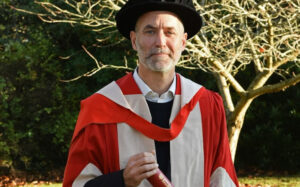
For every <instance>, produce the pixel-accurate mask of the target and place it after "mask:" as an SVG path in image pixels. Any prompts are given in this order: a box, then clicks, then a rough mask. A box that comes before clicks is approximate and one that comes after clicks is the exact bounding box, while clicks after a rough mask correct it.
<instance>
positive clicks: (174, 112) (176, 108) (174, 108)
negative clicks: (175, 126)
mask: <svg viewBox="0 0 300 187" xmlns="http://www.w3.org/2000/svg"><path fill="white" fill-rule="evenodd" d="M180 98H181V96H180V95H175V96H174V100H173V106H172V111H171V115H170V120H169V122H170V124H171V123H172V122H173V120H174V118H175V117H176V115H177V114H178V112H179V110H180V108H181V104H180Z"/></svg>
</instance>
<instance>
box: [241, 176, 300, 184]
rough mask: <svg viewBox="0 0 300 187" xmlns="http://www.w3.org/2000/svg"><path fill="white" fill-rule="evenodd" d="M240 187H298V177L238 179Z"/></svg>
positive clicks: (299, 177) (299, 182)
mask: <svg viewBox="0 0 300 187" xmlns="http://www.w3.org/2000/svg"><path fill="white" fill-rule="evenodd" d="M239 182H240V184H241V187H246V186H247V187H300V176H291V177H289V176H287V177H280V176H279V177H239Z"/></svg>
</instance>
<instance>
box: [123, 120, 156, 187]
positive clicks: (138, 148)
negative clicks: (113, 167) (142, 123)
mask: <svg viewBox="0 0 300 187" xmlns="http://www.w3.org/2000/svg"><path fill="white" fill-rule="evenodd" d="M117 128H118V143H119V159H120V169H124V168H125V167H126V165H127V162H128V160H129V158H130V157H131V156H133V155H135V154H138V153H141V152H150V151H152V150H155V144H154V141H153V140H152V139H150V138H148V137H146V136H144V135H143V134H142V133H140V132H138V131H137V130H135V129H133V128H131V127H130V126H129V125H127V124H124V123H119V124H118V125H117ZM150 186H151V185H150V183H149V182H148V181H147V180H144V181H142V183H141V184H140V185H139V187H150Z"/></svg>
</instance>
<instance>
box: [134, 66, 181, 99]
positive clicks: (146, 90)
mask: <svg viewBox="0 0 300 187" xmlns="http://www.w3.org/2000/svg"><path fill="white" fill-rule="evenodd" d="M133 79H134V80H135V82H136V84H137V85H138V87H139V88H140V90H141V92H142V94H143V95H144V96H145V98H146V99H147V100H148V101H152V102H156V103H166V102H169V101H171V100H172V99H173V98H174V95H175V90H176V76H175V74H174V79H173V82H172V84H171V86H170V88H169V89H168V90H167V91H166V92H165V93H163V94H161V95H160V96H159V94H158V93H156V92H154V91H152V90H151V88H150V87H149V86H148V85H147V84H146V83H145V82H144V81H143V80H142V79H141V77H140V76H139V74H138V68H136V69H135V70H134V73H133Z"/></svg>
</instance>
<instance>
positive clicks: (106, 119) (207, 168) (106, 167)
mask: <svg viewBox="0 0 300 187" xmlns="http://www.w3.org/2000/svg"><path fill="white" fill-rule="evenodd" d="M177 76H178V78H177V85H176V94H180V93H181V88H180V78H179V75H177ZM117 83H118V85H119V86H120V88H121V90H122V92H123V93H124V94H137V93H140V91H139V90H138V87H137V85H136V83H135V82H134V80H133V78H132V74H129V75H126V76H124V77H123V78H121V79H119V80H118V81H117ZM127 83H128V84H129V85H131V86H126V85H127ZM198 102H199V104H200V110H201V117H202V125H203V146H204V175H205V176H204V184H205V185H204V186H205V187H208V186H209V182H210V176H211V174H212V173H213V172H214V171H215V169H216V168H218V167H223V168H224V169H225V170H226V171H227V173H228V174H229V176H230V177H231V179H232V181H234V183H235V184H236V185H237V186H238V182H237V178H236V174H235V170H234V166H233V163H232V161H231V156H230V151H229V145H228V137H227V129H226V120H225V113H224V109H223V103H222V99H221V97H220V96H219V95H217V94H216V93H214V92H211V91H208V90H206V89H205V88H201V89H200V90H199V91H198V92H197V93H196V94H195V96H194V97H193V99H192V100H191V101H190V102H189V103H188V104H186V105H185V106H184V107H183V108H182V109H181V110H180V111H179V113H178V114H177V116H176V117H175V119H174V120H173V122H172V124H171V128H170V129H163V128H160V127H158V126H156V125H154V124H152V123H150V122H148V121H146V120H145V119H143V118H142V117H140V116H138V115H136V114H135V113H133V112H131V111H130V110H129V109H126V108H124V107H122V106H120V105H118V104H116V103H115V102H113V101H111V100H109V99H108V98H106V97H105V96H103V95H101V94H94V95H92V96H90V97H89V98H87V99H85V100H83V101H82V102H81V110H80V113H79V117H78V121H77V124H76V127H75V130H74V135H73V138H72V142H71V147H70V151H69V157H68V162H67V166H66V169H65V176H64V182H63V186H64V187H69V186H71V185H72V183H73V181H74V180H75V179H76V177H77V176H78V175H79V174H80V172H81V171H82V169H83V168H84V167H85V166H86V165H87V164H88V163H93V164H94V165H95V166H96V167H98V168H99V169H100V170H101V172H102V173H103V174H107V173H110V172H113V171H118V170H120V166H119V152H118V137H117V125H116V123H120V122H125V123H127V124H129V125H130V126H131V127H133V128H135V129H136V130H138V131H140V132H141V133H143V134H144V135H145V136H148V137H149V138H152V139H154V140H158V141H170V140H172V139H174V138H176V137H177V136H178V135H179V133H180V132H181V130H182V128H183V127H184V124H185V122H186V120H187V117H188V115H189V113H190V111H191V110H193V108H194V107H195V105H196V104H197V103H198ZM116 114H117V115H116ZM99 124H101V125H99Z"/></svg>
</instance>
